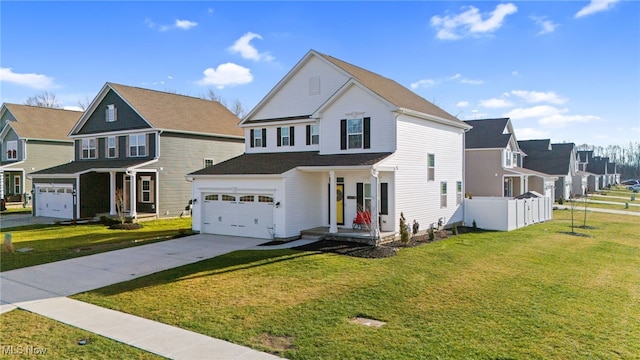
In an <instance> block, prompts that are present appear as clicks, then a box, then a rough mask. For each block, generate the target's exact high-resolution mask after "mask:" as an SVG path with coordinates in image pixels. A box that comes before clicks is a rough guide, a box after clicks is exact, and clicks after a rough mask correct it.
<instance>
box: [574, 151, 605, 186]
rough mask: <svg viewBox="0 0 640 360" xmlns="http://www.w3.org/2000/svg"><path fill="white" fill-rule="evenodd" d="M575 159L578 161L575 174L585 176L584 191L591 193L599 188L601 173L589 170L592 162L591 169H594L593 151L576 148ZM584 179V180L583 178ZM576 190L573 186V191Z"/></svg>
mask: <svg viewBox="0 0 640 360" xmlns="http://www.w3.org/2000/svg"><path fill="white" fill-rule="evenodd" d="M576 159H577V160H576V161H577V162H578V171H577V172H576V173H577V175H581V176H583V177H584V178H586V190H585V191H586V192H589V193H593V192H596V191H598V190H600V180H601V177H602V175H600V174H595V173H593V172H591V171H589V170H588V169H589V165H590V163H591V164H592V166H591V169H592V170H594V169H595V166H593V165H595V164H594V159H593V151H591V150H588V151H587V150H578V151H576ZM583 181H584V180H583ZM575 190H577V189H576V188H575V187H574V191H575Z"/></svg>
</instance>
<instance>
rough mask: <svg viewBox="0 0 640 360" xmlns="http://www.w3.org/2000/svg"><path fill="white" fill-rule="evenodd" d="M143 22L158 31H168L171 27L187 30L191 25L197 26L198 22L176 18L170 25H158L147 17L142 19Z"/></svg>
mask: <svg viewBox="0 0 640 360" xmlns="http://www.w3.org/2000/svg"><path fill="white" fill-rule="evenodd" d="M144 23H145V24H147V27H148V28H149V29H157V30H158V31H160V32H164V31H169V30H173V29H182V30H189V29H191V28H193V27H196V26H198V23H197V22H195V21H190V20H180V19H176V21H175V22H174V23H173V24H172V25H159V24H156V23H155V22H153V20H151V19H149V18H147V19H144Z"/></svg>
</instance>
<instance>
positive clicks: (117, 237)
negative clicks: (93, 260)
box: [0, 218, 191, 271]
mask: <svg viewBox="0 0 640 360" xmlns="http://www.w3.org/2000/svg"><path fill="white" fill-rule="evenodd" d="M142 225H143V227H142V229H139V230H111V229H109V228H108V227H107V226H105V225H102V224H91V225H29V226H22V227H16V228H11V229H9V231H7V232H9V233H11V237H12V241H13V245H14V248H15V249H20V248H32V249H34V250H33V251H30V252H26V253H19V252H14V253H6V252H3V253H2V258H1V260H2V261H0V271H7V270H13V269H18V268H23V267H27V266H33V265H39V264H44V263H49V262H53V261H60V260H65V259H70V258H74V257H78V256H86V255H91V254H96V253H100V252H105V251H110V250H116V249H121V248H125V247H130V246H136V245H142V244H148V243H150V242H155V241H164V240H167V239H169V238H173V237H175V236H177V235H179V234H183V233H190V232H191V219H190V218H182V219H167V220H154V221H148V222H144V223H142ZM0 237H1V238H2V239H4V233H0Z"/></svg>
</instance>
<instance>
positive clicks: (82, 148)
mask: <svg viewBox="0 0 640 360" xmlns="http://www.w3.org/2000/svg"><path fill="white" fill-rule="evenodd" d="M92 141H93V147H91V142H92ZM85 142H86V145H87V146H86V148H85ZM85 149H86V151H87V156H85V154H84V152H85ZM91 150H93V156H91V153H92V151H91ZM80 158H81V159H97V158H98V139H96V138H85V139H80Z"/></svg>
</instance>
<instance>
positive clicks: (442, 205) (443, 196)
mask: <svg viewBox="0 0 640 360" xmlns="http://www.w3.org/2000/svg"><path fill="white" fill-rule="evenodd" d="M443 185H444V187H443ZM443 190H444V192H443ZM447 192H448V189H447V182H446V181H441V182H440V208H441V209H444V208H446V207H447Z"/></svg>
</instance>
